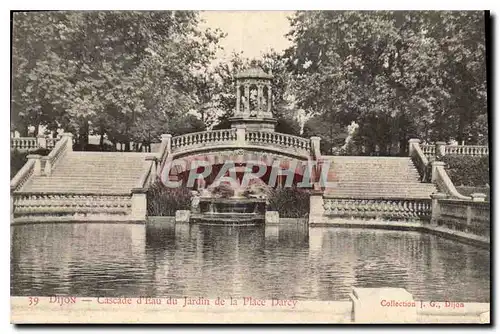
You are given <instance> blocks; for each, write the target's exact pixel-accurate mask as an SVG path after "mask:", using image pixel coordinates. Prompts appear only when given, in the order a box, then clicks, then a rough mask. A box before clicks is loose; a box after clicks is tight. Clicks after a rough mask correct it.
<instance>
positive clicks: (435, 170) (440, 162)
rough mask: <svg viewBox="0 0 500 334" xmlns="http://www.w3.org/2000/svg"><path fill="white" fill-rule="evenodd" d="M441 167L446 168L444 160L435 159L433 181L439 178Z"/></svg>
mask: <svg viewBox="0 0 500 334" xmlns="http://www.w3.org/2000/svg"><path fill="white" fill-rule="evenodd" d="M439 168H444V162H442V161H433V162H432V175H431V182H432V183H435V182H436V180H437V177H438V176H437V175H438V169H439Z"/></svg>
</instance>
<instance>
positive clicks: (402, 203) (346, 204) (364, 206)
mask: <svg viewBox="0 0 500 334" xmlns="http://www.w3.org/2000/svg"><path fill="white" fill-rule="evenodd" d="M324 209H325V215H328V216H335V217H344V218H368V219H371V218H377V219H385V220H396V219H422V220H428V219H430V216H431V200H430V199H337V198H324Z"/></svg>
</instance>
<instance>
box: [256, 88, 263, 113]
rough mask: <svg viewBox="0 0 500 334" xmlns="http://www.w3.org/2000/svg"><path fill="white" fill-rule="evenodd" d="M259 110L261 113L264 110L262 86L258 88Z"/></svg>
mask: <svg viewBox="0 0 500 334" xmlns="http://www.w3.org/2000/svg"><path fill="white" fill-rule="evenodd" d="M257 110H258V111H259V114H260V111H261V110H262V85H258V86H257Z"/></svg>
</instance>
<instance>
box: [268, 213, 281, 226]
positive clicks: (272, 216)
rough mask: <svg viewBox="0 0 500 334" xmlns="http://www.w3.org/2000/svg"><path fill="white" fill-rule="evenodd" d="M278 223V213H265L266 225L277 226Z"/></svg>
mask: <svg viewBox="0 0 500 334" xmlns="http://www.w3.org/2000/svg"><path fill="white" fill-rule="evenodd" d="M279 223H280V214H279V212H278V211H266V225H269V224H273V225H277V224H279Z"/></svg>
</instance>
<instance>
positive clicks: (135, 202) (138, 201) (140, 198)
mask: <svg viewBox="0 0 500 334" xmlns="http://www.w3.org/2000/svg"><path fill="white" fill-rule="evenodd" d="M146 192H147V190H146V189H144V188H134V189H132V213H131V216H132V219H134V220H139V221H145V220H146V216H147V214H148V205H147V196H146Z"/></svg>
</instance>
